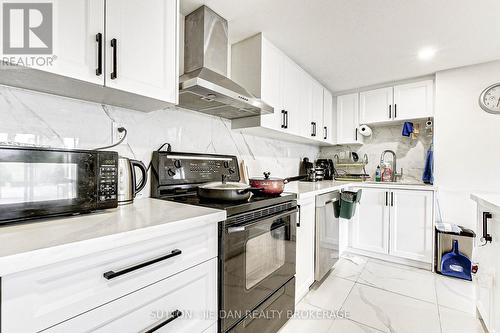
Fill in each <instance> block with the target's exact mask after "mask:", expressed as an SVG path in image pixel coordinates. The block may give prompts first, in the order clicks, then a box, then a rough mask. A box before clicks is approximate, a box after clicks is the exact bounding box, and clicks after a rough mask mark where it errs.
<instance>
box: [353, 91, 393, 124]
mask: <svg viewBox="0 0 500 333" xmlns="http://www.w3.org/2000/svg"><path fill="white" fill-rule="evenodd" d="M392 91H393V89H392V87H389V88H381V89H375V90H369V91H363V92H361V93H359V118H360V120H359V122H360V124H373V123H379V122H386V121H390V120H392V104H393V103H392V101H393V96H392V95H393V94H392Z"/></svg>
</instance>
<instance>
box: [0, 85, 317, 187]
mask: <svg viewBox="0 0 500 333" xmlns="http://www.w3.org/2000/svg"><path fill="white" fill-rule="evenodd" d="M0 119H1V120H0V142H4V143H5V142H19V143H27V144H36V145H44V146H51V147H66V148H81V149H93V148H96V147H101V146H106V145H109V144H111V140H112V122H113V121H116V122H118V123H120V124H122V125H123V126H124V127H125V128H126V129H127V131H128V136H127V143H126V144H122V145H120V146H117V147H115V148H113V150H116V151H118V152H119V153H120V154H121V155H123V156H126V157H129V158H134V159H138V160H141V161H143V162H144V163H145V164H146V165H147V164H148V163H149V161H150V160H151V153H152V151H154V150H156V149H158V148H159V147H160V145H161V144H163V143H164V142H169V143H170V144H171V145H172V150H173V151H183V152H184V151H185V152H196V153H215V154H231V155H236V156H237V157H238V159H239V160H242V159H243V160H244V161H245V163H246V165H247V166H248V169H249V175H250V176H258V175H261V174H262V172H263V171H270V172H271V173H272V174H273V175H274V176H279V177H291V176H296V175H298V173H299V167H300V162H301V161H302V159H303V158H304V157H309V158H310V159H316V158H317V157H318V154H319V148H318V147H315V146H312V145H305V144H298V143H290V142H284V141H279V140H275V139H270V138H263V137H256V136H251V135H247V134H244V133H242V132H241V131H233V130H231V122H230V121H228V120H225V119H222V118H218V117H212V116H208V115H204V114H201V113H197V112H193V111H188V110H184V109H180V108H176V107H171V108H168V109H164V110H158V111H153V112H149V113H144V112H139V111H134V110H128V109H123V108H119V107H114V106H108V105H101V104H97V103H90V102H85V101H79V100H73V99H68V98H64V97H59V96H55V95H48V94H42V93H37V92H33V91H28V90H23V89H17V88H11V87H6V86H0ZM149 195H150V189H149V185H147V186H146V188H145V189H144V190H143V192H142V193H141V196H142V197H149Z"/></svg>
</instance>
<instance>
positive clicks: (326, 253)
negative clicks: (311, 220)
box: [314, 191, 340, 281]
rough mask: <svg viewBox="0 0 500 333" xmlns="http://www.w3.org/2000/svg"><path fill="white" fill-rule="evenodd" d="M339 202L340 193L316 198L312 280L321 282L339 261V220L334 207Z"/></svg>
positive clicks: (335, 192)
mask: <svg viewBox="0 0 500 333" xmlns="http://www.w3.org/2000/svg"><path fill="white" fill-rule="evenodd" d="M339 200H340V192H339V191H334V192H328V193H325V194H321V195H318V196H316V238H315V253H314V256H315V259H314V279H315V280H316V281H321V280H322V279H323V278H324V277H325V276H326V275H327V274H328V272H329V271H330V269H331V268H332V267H333V265H335V263H336V262H337V261H338V260H339V238H340V237H339V218H338V217H335V213H334V206H335V204H338V203H339Z"/></svg>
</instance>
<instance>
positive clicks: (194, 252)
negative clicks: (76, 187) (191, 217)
mask: <svg viewBox="0 0 500 333" xmlns="http://www.w3.org/2000/svg"><path fill="white" fill-rule="evenodd" d="M217 235H218V231H217V225H216V224H213V223H207V224H203V223H199V224H197V225H179V224H178V225H172V226H171V227H170V228H169V230H166V231H162V232H157V233H155V232H152V237H151V238H149V239H147V240H141V241H137V242H135V243H131V244H129V245H126V246H120V247H116V248H112V249H110V250H107V251H96V252H95V253H92V254H87V255H82V256H79V257H75V258H74V259H72V260H68V261H62V262H56V263H54V264H51V265H47V266H42V267H40V268H35V269H32V270H29V271H25V272H20V273H16V274H11V275H6V276H2V281H1V282H2V293H1V304H2V306H1V318H2V321H1V332H38V331H41V330H44V329H47V328H49V327H52V326H54V325H57V324H60V323H62V322H64V321H67V320H69V319H71V318H77V317H78V316H80V315H81V314H83V313H87V312H88V311H90V310H92V309H96V308H99V307H101V306H106V309H108V308H109V309H110V310H109V311H110V313H111V312H113V311H114V312H113V313H115V314H116V318H119V313H120V311H121V309H123V306H130V308H129V309H128V310H127V311H128V313H129V314H132V313H136V314H137V315H139V314H141V315H142V312H141V311H143V310H141V309H140V308H141V307H143V306H149V305H148V304H149V303H147V302H146V303H141V302H143V301H148V302H151V304H157V303H154V302H156V301H153V298H151V299H148V297H149V296H144V300H143V301H139V300H136V298H134V297H131V298H127V299H130V300H133V301H127V302H125V303H123V302H121V301H120V302H119V303H114V302H116V300H117V299H121V298H122V297H124V296H125V295H133V294H134V293H136V292H138V291H139V290H142V289H141V288H146V287H147V288H152V289H148V290H157V289H161V290H162V291H158V290H157V291H156V292H155V294H156V295H157V296H156V298H155V299H157V300H158V301H160V299H161V298H165V299H172V298H171V297H170V296H169V294H168V293H166V292H167V291H168V290H171V291H172V293H174V290H173V289H178V288H181V289H182V288H184V285H182V284H178V283H177V282H175V281H177V279H178V278H173V276H177V275H176V274H179V272H191V273H187V274H184V273H182V274H184V275H182V276H183V278H182V279H180V280H181V282H182V281H184V282H185V283H192V285H191V286H190V287H187V288H185V289H183V290H185V291H183V292H182V293H180V294H177V293H174V295H181V296H179V297H180V298H186V301H189V297H191V295H190V294H189V293H187V292H188V291H193V290H196V293H197V296H196V297H195V299H196V301H199V302H200V304H201V303H203V302H205V299H204V298H209V297H212V296H210V295H211V294H210V295H208V294H204V293H215V292H216V289H217V283H216V274H215V270H213V269H212V268H210V270H209V269H208V268H207V267H208V266H203V267H204V268H203V267H202V268H200V267H198V266H197V265H200V264H201V263H203V262H207V261H209V260H211V259H214V258H216V257H217V244H218V236H217ZM194 267H198V268H196V269H194ZM208 273H210V274H211V276H210V277H203V279H204V280H203V281H204V282H199V281H198V282H196V281H194V280H190V279H191V275H192V276H196V275H197V274H198V275H200V274H202V275H203V274H208ZM170 277H172V280H171V279H170ZM167 278H168V279H167ZM165 279H167V280H165ZM158 281H167V282H166V283H168V284H169V283H170V282H168V281H174V282H175V283H174V284H173V285H174V286H177V287H172V288H170V287H162V288H156V287H152V286H153V285H154V284H155V283H158ZM190 281H191V282H190ZM169 285H170V284H169ZM162 286H164V284H162ZM195 286H196V288H195ZM197 286H203V288H198V287H197ZM144 290H146V289H144ZM164 292H165V293H164ZM141 293H143V292H141ZM144 295H149V293H148V292H146V291H144ZM127 297H128V296H127ZM175 297H177V296H175ZM175 299H177V298H175ZM207 302H208V300H207ZM109 304H118V305H116V306H115V305H113V306H112V307H109ZM122 304H123V305H122ZM158 304H160V305H161V304H162V303H161V302H160V303H158ZM190 304H191V303H180V304H179V306H190ZM172 305H176V304H172ZM203 306H205V305H203ZM148 309H149V308H148ZM159 309H162V308H161V307H159ZM168 309H170V308H168ZM183 309H190V308H189V307H186V308H183ZM194 309H198V308H197V307H194ZM208 309H212V307H208ZM148 311H149V310H148ZM181 311H182V310H181ZM95 313H96V315H92V316H90V317H86V318H89V319H91V320H89V322H88V325H94V324H95V323H96V321H97V319H98V318H100V316H101V314H99V313H100V312H99V313H98V312H95ZM107 318H108V317H107ZM112 318H113V317H109V318H108V319H109V320H111V319H112ZM127 318H128V317H127ZM130 318H136V317H135V315H134V316H133V317H130ZM148 319H149V317H148ZM120 323H121V321H120ZM140 323H145V322H144V321H140ZM176 325H177V324H176ZM208 326H209V325H206V327H204V328H203V329H205V328H208ZM75 327H78V326H75ZM81 327H86V326H81ZM110 327H111V326H110ZM112 327H115V326H112ZM130 327H136V326H130ZM95 328H96V329H97V328H98V326H95ZM141 329H142V328H141ZM203 329H200V330H198V331H199V332H201V331H203ZM111 331H112V330H111ZM121 331H123V330H121ZM136 331H137V330H136ZM174 331H175V330H174ZM188 331H189V330H188ZM67 332H75V330H67ZM118 332H120V330H118ZM189 332H195V331H193V330H191V331H189Z"/></svg>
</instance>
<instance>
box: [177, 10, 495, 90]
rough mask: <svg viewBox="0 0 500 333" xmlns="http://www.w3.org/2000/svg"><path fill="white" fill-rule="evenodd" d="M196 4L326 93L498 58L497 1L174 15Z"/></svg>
mask: <svg viewBox="0 0 500 333" xmlns="http://www.w3.org/2000/svg"><path fill="white" fill-rule="evenodd" d="M202 4H205V5H207V6H209V7H210V8H212V9H213V10H215V11H216V12H217V13H219V14H220V15H222V16H223V17H225V18H226V19H227V20H228V21H229V34H230V37H229V38H230V42H232V43H233V42H237V41H239V40H242V39H244V38H246V37H249V36H252V35H254V34H256V33H258V32H263V33H264V34H265V35H266V36H267V37H268V38H269V39H270V40H271V41H272V42H273V43H274V44H275V45H276V46H278V47H279V48H280V49H281V50H282V51H284V52H285V53H286V54H288V55H289V56H290V57H291V58H292V59H293V60H294V61H295V62H297V63H298V64H299V65H300V66H302V67H303V68H304V69H305V70H306V71H308V72H309V73H310V74H311V75H312V76H314V77H315V78H316V79H318V80H319V81H320V82H322V83H323V84H324V85H326V86H327V87H328V88H329V89H331V90H332V91H342V90H348V89H351V88H357V87H362V86H367V85H372V84H377V83H383V82H388V81H392V80H400V79H406V78H411V77H416V76H421V75H426V74H431V73H434V72H436V71H439V70H443V69H448V68H453V67H459V66H464V65H470V64H474V63H480V62H486V61H490V60H496V59H500V0H181V12H182V13H183V14H188V13H190V12H191V11H193V10H194V9H196V8H198V7H199V6H200V5H202ZM429 46H430V47H433V48H436V49H437V53H436V55H435V57H434V58H433V59H431V60H428V61H421V60H419V59H418V57H417V53H418V51H419V50H420V49H422V48H424V47H429Z"/></svg>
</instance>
